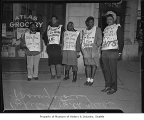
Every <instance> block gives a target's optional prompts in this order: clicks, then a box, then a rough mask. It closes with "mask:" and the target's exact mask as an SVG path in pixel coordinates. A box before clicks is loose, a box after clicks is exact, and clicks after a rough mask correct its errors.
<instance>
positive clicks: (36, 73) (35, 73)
mask: <svg viewBox="0 0 144 120" xmlns="http://www.w3.org/2000/svg"><path fill="white" fill-rule="evenodd" d="M33 61H34V75H33V77H34V78H35V80H38V70H39V61H40V54H39V55H36V56H34V59H33Z"/></svg>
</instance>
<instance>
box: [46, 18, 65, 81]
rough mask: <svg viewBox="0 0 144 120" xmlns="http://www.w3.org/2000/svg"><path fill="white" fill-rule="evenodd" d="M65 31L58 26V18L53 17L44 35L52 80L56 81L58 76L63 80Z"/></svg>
mask: <svg viewBox="0 0 144 120" xmlns="http://www.w3.org/2000/svg"><path fill="white" fill-rule="evenodd" d="M63 31H64V27H63V26H62V25H59V24H58V18H57V16H52V21H51V23H50V25H48V27H47V30H46V31H45V33H44V35H43V40H44V41H45V44H46V46H47V53H48V56H49V65H50V69H51V79H54V78H55V76H56V75H57V79H60V78H61V64H62V55H61V44H62V33H63Z"/></svg>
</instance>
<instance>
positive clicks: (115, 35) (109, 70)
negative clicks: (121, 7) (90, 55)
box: [101, 11, 124, 95]
mask: <svg viewBox="0 0 144 120" xmlns="http://www.w3.org/2000/svg"><path fill="white" fill-rule="evenodd" d="M115 21H116V14H115V13H114V12H112V11H109V12H107V14H106V22H107V24H108V26H107V27H106V28H105V29H104V32H103V34H104V36H103V42H102V48H101V50H102V62H103V67H104V77H105V88H104V89H103V90H102V92H107V94H108V95H110V94H113V93H115V92H116V91H117V60H118V58H119V57H120V56H121V54H122V50H123V46H124V38H123V30H122V28H121V26H120V24H116V23H115Z"/></svg>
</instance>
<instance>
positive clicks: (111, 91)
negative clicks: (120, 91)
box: [107, 89, 116, 95]
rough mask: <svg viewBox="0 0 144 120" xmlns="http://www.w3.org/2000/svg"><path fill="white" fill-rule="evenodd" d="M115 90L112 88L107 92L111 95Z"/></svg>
mask: <svg viewBox="0 0 144 120" xmlns="http://www.w3.org/2000/svg"><path fill="white" fill-rule="evenodd" d="M115 92H116V90H115V89H111V90H110V91H108V92H107V94H108V95H111V94H113V93H115Z"/></svg>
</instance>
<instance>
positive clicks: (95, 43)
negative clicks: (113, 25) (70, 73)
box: [81, 16, 102, 86]
mask: <svg viewBox="0 0 144 120" xmlns="http://www.w3.org/2000/svg"><path fill="white" fill-rule="evenodd" d="M85 24H86V26H87V28H86V29H85V30H84V31H83V35H82V44H81V50H82V54H83V57H84V64H85V72H86V78H87V80H86V82H85V83H84V85H88V86H91V85H92V84H93V83H94V76H95V73H96V69H97V67H98V66H99V58H100V47H101V43H102V32H101V29H100V28H99V27H97V26H95V25H94V18H93V17H92V16H90V17H88V18H87V19H86V21H85Z"/></svg>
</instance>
